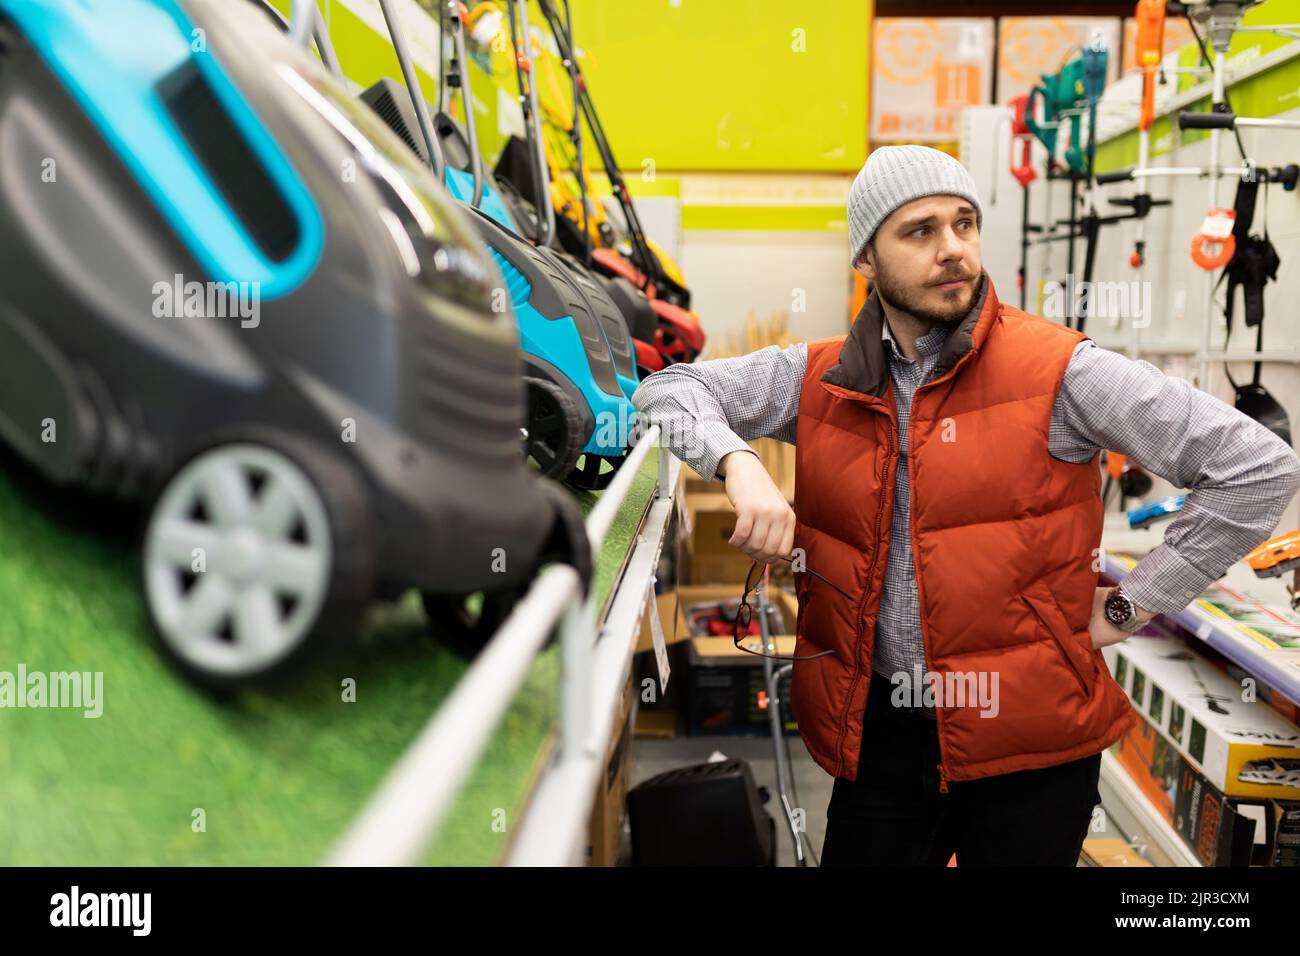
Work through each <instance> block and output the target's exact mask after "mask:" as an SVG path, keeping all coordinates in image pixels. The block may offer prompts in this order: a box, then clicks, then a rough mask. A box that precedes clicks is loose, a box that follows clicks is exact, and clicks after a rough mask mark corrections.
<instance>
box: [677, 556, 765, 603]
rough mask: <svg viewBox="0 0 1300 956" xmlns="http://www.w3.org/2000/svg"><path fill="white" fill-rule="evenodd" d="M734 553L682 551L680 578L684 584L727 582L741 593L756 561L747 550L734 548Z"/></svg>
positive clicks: (737, 592)
mask: <svg viewBox="0 0 1300 956" xmlns="http://www.w3.org/2000/svg"><path fill="white" fill-rule="evenodd" d="M731 550H732V552H733V553H732V554H691V553H690V552H689V551H685V552H683V553H682V568H681V571H680V572H679V574H678V579H679V580H680V581H681V582H682V583H684V584H726V585H730V586H731V587H732V588H734V589H735V591H736V594H737V595H739V594H740V592H741V591H742V590H743V589H744V586H745V578H746V577H748V576H749V569H750V568H751V567H752V566H753V564H754V562H753V560H752V559H751V558H750V557H749V555H747V554H745V552H743V551H740V550H737V549H736V548H732V549H731Z"/></svg>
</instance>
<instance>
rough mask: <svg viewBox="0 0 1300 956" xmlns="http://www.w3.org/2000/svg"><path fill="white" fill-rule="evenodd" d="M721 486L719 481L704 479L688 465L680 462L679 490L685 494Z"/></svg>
mask: <svg viewBox="0 0 1300 956" xmlns="http://www.w3.org/2000/svg"><path fill="white" fill-rule="evenodd" d="M721 486H722V483H721V482H720V481H705V480H704V479H703V478H701V477H700V474H699V472H697V471H696V470H695V469H694V468H692V467H691V466H690V465H688V464H686V463H685V462H682V485H681V490H682V491H683V492H685V493H686V494H692V493H694V492H700V491H717V490H718V488H720V487H721Z"/></svg>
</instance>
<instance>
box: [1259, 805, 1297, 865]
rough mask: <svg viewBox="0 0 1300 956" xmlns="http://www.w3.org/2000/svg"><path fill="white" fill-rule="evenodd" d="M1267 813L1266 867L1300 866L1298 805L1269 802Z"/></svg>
mask: <svg viewBox="0 0 1300 956" xmlns="http://www.w3.org/2000/svg"><path fill="white" fill-rule="evenodd" d="M1268 812H1269V816H1268V833H1267V834H1266V836H1265V845H1266V846H1267V858H1268V865H1269V866H1300V803H1295V802H1292V801H1286V800H1270V801H1269V802H1268Z"/></svg>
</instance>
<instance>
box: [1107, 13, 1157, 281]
mask: <svg viewBox="0 0 1300 956" xmlns="http://www.w3.org/2000/svg"><path fill="white" fill-rule="evenodd" d="M1165 7H1166V3H1165V0H1138V5H1137V9H1136V11H1134V20H1135V21H1136V23H1137V31H1136V33H1135V36H1134V42H1133V47H1134V49H1133V53H1134V60H1135V62H1136V63H1137V65H1138V69H1140V70H1141V71H1142V104H1141V106H1140V107H1139V108H1138V169H1146V167H1147V166H1148V165H1149V163H1150V161H1151V127H1152V126H1153V125H1154V124H1155V118H1156V86H1157V84H1158V83H1159V82H1161V81H1162V80H1163V76H1162V75H1161V73H1160V61H1161V60H1162V59H1163V58H1164V49H1165ZM1134 178H1136V179H1138V183H1139V186H1141V187H1142V188H1141V189H1140V190H1139V191H1138V194H1137V195H1136V196H1133V197H1132V198H1131V199H1121V198H1118V197H1117V198H1115V199H1111V200H1110V201H1111V203H1112V204H1114V205H1125V206H1129V208H1131V209H1132V210H1133V212H1134V213H1135V214H1136V216H1137V222H1135V223H1134V224H1133V255H1131V256H1130V257H1129V265H1131V266H1132V267H1133V268H1134V269H1139V270H1140V269H1141V268H1142V266H1143V264H1144V263H1145V262H1146V214H1147V212H1148V211H1150V209H1151V195H1150V193H1148V192H1147V191H1146V188H1145V187H1146V179H1145V177H1141V176H1135V177H1134Z"/></svg>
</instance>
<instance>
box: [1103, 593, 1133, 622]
mask: <svg viewBox="0 0 1300 956" xmlns="http://www.w3.org/2000/svg"><path fill="white" fill-rule="evenodd" d="M1132 618H1133V605H1132V602H1131V601H1129V599H1128V598H1126V597H1123V596H1122V595H1119V594H1112V595H1111V596H1110V597H1108V598H1106V620H1108V621H1110V623H1112V624H1114V625H1115V626H1116V627H1123V626H1124V625H1125V624H1127V623H1128V622H1129V621H1130V620H1131V619H1132Z"/></svg>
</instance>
